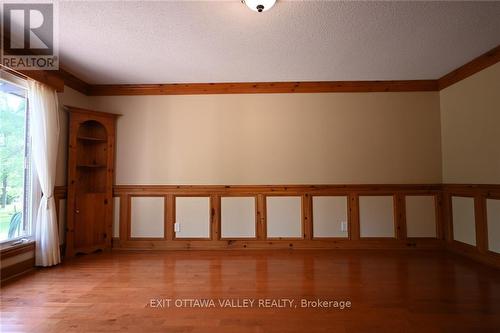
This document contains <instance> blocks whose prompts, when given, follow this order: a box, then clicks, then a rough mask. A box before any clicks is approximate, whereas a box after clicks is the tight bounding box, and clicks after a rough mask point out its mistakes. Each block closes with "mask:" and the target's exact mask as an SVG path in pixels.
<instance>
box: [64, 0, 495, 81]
mask: <svg viewBox="0 0 500 333" xmlns="http://www.w3.org/2000/svg"><path fill="white" fill-rule="evenodd" d="M59 17H60V21H59V22H60V54H61V61H62V63H63V64H64V65H65V66H66V68H67V69H69V70H70V71H71V72H73V73H74V74H76V75H77V76H78V77H80V78H82V79H83V80H85V81H87V82H89V83H94V84H120V83H121V84H124V83H174V82H246V81H336V80H407V79H436V78H438V77H440V76H442V75H444V74H446V73H448V72H449V71H451V70H453V69H455V68H457V67H459V66H461V65H463V64H464V63H466V62H467V61H469V60H471V59H473V58H475V57H476V56H478V55H481V54H482V53H484V52H486V51H488V50H490V49H492V48H493V47H495V46H497V45H499V44H500V2H498V1H494V2H449V1H448V2H442V1H434V2H423V1H418V2H387V1H386V2H374V1H369V2H358V1H350V2H336V1H279V0H278V3H277V4H276V5H275V7H274V8H272V9H271V10H270V11H268V12H265V13H260V14H259V13H256V12H253V11H251V10H249V9H248V8H246V7H245V6H244V5H243V4H241V3H240V2H239V1H238V0H233V1H157V2H146V1H112V2H99V1H98V2H88V1H76V2H75V1H71V2H60V4H59Z"/></svg>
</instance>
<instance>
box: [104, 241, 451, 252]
mask: <svg viewBox="0 0 500 333" xmlns="http://www.w3.org/2000/svg"><path fill="white" fill-rule="evenodd" d="M443 248H444V242H443V241H442V240H439V239H431V238H429V239H427V238H422V239H408V240H397V239H373V240H371V239H367V240H348V239H345V240H344V239H342V240H324V241H323V240H262V241H258V240H257V241H256V240H251V241H244V240H218V241H206V240H199V241H197V240H189V241H184V240H170V241H169V240H167V241H165V240H157V241H153V240H129V241H120V242H117V243H115V241H113V249H114V250H245V249H250V250H251V249H254V250H259V249H260V250H265V249H297V250H303V249H304V250H305V249H316V250H320V249H364V250H376V249H379V250H390V249H443Z"/></svg>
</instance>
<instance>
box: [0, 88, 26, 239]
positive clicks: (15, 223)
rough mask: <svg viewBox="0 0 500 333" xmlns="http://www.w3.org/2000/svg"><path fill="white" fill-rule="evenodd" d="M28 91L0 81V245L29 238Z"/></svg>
mask: <svg viewBox="0 0 500 333" xmlns="http://www.w3.org/2000/svg"><path fill="white" fill-rule="evenodd" d="M26 94H27V91H26V89H25V88H23V87H22V86H21V85H18V84H16V83H13V82H10V81H7V80H5V79H0V242H6V241H12V240H16V239H19V238H22V237H26V236H30V235H31V229H32V228H31V216H32V211H31V207H32V204H31V201H32V198H31V194H32V191H31V183H32V181H31V180H32V179H31V178H32V177H31V168H30V166H31V163H30V161H31V159H30V154H29V147H30V144H29V143H30V136H29V130H28V129H29V113H28V103H27V97H26Z"/></svg>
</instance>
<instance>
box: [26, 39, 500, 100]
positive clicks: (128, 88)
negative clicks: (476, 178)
mask: <svg viewBox="0 0 500 333" xmlns="http://www.w3.org/2000/svg"><path fill="white" fill-rule="evenodd" d="M498 62H500V45H499V46H497V47H495V48H493V49H492V50H490V51H488V52H486V53H484V54H483V55H481V56H479V57H477V58H475V59H473V60H471V61H470V62H468V63H466V64H465V65H463V66H461V67H459V68H457V69H455V70H453V71H452V72H450V73H448V74H446V75H444V76H443V77H441V78H439V79H437V80H400V81H318V82H236V83H171V84H117V85H113V84H110V85H108V84H104V85H99V84H97V85H95V84H89V83H87V82H85V81H83V80H81V79H79V78H78V77H77V76H75V75H74V74H72V73H70V72H69V71H67V70H66V69H64V68H60V69H59V70H57V71H21V73H23V74H24V75H26V76H28V77H31V78H33V79H35V80H37V81H41V82H43V83H46V84H49V85H51V86H53V87H55V88H56V90H57V91H58V92H61V91H63V89H64V85H66V86H68V87H71V88H72V89H75V90H77V91H79V92H80V93H82V94H84V95H87V96H125V95H208V94H271V93H273V94H275V93H329V92H330V93H331V92H344V93H347V92H411V91H440V90H442V89H445V88H447V87H449V86H451V85H452V84H454V83H457V82H459V81H461V80H463V79H466V78H468V77H469V76H471V75H474V74H475V73H477V72H480V71H481V70H483V69H485V68H487V67H490V66H492V65H494V64H496V63H498Z"/></svg>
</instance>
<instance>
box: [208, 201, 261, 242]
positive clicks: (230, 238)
mask: <svg viewBox="0 0 500 333" xmlns="http://www.w3.org/2000/svg"><path fill="white" fill-rule="evenodd" d="M218 198H219V202H220V205H219V214H218V215H219V216H220V223H219V235H220V237H219V238H217V239H218V240H224V241H233V240H257V239H259V207H258V194H253V195H245V194H240V193H238V194H224V195H220V196H219V197H218ZM222 198H254V203H255V221H254V227H255V237H222Z"/></svg>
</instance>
